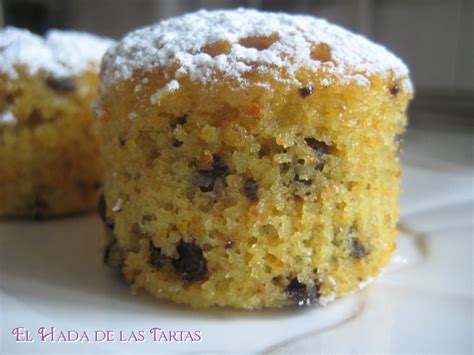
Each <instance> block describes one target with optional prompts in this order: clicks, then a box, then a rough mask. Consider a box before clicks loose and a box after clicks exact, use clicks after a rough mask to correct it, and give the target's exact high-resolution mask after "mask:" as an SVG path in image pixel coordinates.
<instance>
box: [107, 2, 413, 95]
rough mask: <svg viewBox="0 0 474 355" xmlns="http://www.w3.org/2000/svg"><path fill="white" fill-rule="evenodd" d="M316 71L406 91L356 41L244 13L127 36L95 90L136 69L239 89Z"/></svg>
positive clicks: (311, 25) (386, 61)
mask: <svg viewBox="0 0 474 355" xmlns="http://www.w3.org/2000/svg"><path fill="white" fill-rule="evenodd" d="M321 66H323V67H324V70H325V71H326V72H327V73H328V74H334V76H336V77H337V78H338V80H344V81H346V82H357V83H358V84H360V85H370V82H369V80H368V77H369V76H371V75H373V74H377V75H390V74H392V75H393V76H394V77H395V78H396V79H400V80H402V81H403V83H402V85H403V86H404V87H405V88H406V89H407V90H411V83H410V80H409V73H408V69H407V67H406V66H405V64H404V63H403V62H402V61H401V60H400V59H399V58H397V57H396V56H395V55H393V54H392V53H390V52H389V51H388V50H386V49H385V48H384V47H382V46H380V45H377V44H374V43H372V42H370V41H369V40H367V39H366V38H364V37H362V36H360V35H356V34H354V33H351V32H349V31H347V30H345V29H343V28H341V27H339V26H336V25H332V24H329V23H328V22H326V21H325V20H322V19H318V18H315V17H311V16H304V15H288V14H283V13H264V12H259V11H256V10H248V9H237V10H219V11H206V10H201V11H198V12H195V13H192V14H188V15H184V16H181V17H176V18H172V19H169V20H166V21H162V22H160V23H158V24H156V25H153V26H150V27H146V28H142V29H139V30H136V31H134V32H132V33H130V34H128V35H127V36H126V37H125V38H124V39H123V40H122V41H121V42H119V43H118V44H117V45H116V46H114V47H112V48H111V49H110V50H109V51H108V52H107V53H106V55H105V57H104V62H103V69H102V89H105V88H107V87H108V86H109V85H111V84H113V83H115V82H116V81H120V80H126V79H129V78H131V77H132V75H133V73H134V71H135V70H137V69H140V70H145V71H151V70H154V69H156V68H176V71H175V72H174V74H171V76H172V77H170V78H169V79H170V81H171V80H175V79H179V78H180V77H182V76H185V75H187V76H189V78H190V79H191V80H193V81H199V82H203V83H212V82H213V81H216V80H218V79H217V78H218V76H216V74H220V75H222V76H224V77H226V78H233V79H237V80H238V82H239V83H240V84H241V85H247V84H248V82H247V81H246V79H245V75H244V74H245V73H246V72H249V71H271V72H272V74H274V76H275V78H276V79H279V80H283V81H288V82H298V80H297V79H296V73H297V71H298V70H299V69H300V68H301V67H306V68H309V69H311V70H318V69H319V68H321ZM329 76H330V75H328V76H327V77H329ZM322 80H324V83H322V84H323V85H325V86H327V85H330V84H331V83H330V81H329V79H328V78H323V79H322Z"/></svg>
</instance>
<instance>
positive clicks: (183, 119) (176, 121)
mask: <svg viewBox="0 0 474 355" xmlns="http://www.w3.org/2000/svg"><path fill="white" fill-rule="evenodd" d="M187 122H188V117H187V116H186V115H184V116H178V117H174V118H172V119H171V121H170V124H171V128H172V129H175V128H176V126H178V125H184V124H186V123H187Z"/></svg>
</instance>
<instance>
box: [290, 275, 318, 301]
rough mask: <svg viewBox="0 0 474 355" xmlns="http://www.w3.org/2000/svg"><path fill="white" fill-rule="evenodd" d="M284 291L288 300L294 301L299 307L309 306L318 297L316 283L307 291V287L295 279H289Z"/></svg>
mask: <svg viewBox="0 0 474 355" xmlns="http://www.w3.org/2000/svg"><path fill="white" fill-rule="evenodd" d="M285 291H286V295H287V296H288V298H289V299H291V300H293V301H296V303H298V305H300V306H304V305H310V304H311V303H313V302H314V301H315V300H316V299H317V298H318V296H319V294H318V291H319V290H318V285H317V283H315V284H314V286H312V287H310V289H309V290H308V286H307V285H305V284H304V283H301V282H299V281H298V279H297V278H296V277H294V278H293V279H291V281H290V283H289V284H288V286H287V287H286V290H285Z"/></svg>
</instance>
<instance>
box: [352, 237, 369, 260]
mask: <svg viewBox="0 0 474 355" xmlns="http://www.w3.org/2000/svg"><path fill="white" fill-rule="evenodd" d="M368 254H369V253H368V252H367V250H365V247H364V246H363V245H362V244H361V243H360V242H359V241H358V240H357V239H355V238H352V250H351V257H352V258H353V259H362V258H364V257H366V256H367V255H368Z"/></svg>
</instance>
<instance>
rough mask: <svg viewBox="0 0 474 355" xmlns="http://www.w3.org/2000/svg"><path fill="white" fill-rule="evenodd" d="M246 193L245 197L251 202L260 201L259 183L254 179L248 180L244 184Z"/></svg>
mask: <svg viewBox="0 0 474 355" xmlns="http://www.w3.org/2000/svg"><path fill="white" fill-rule="evenodd" d="M244 193H245V197H247V198H248V199H249V201H250V202H257V201H258V182H256V181H255V180H253V179H248V180H247V181H245V183H244Z"/></svg>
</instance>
